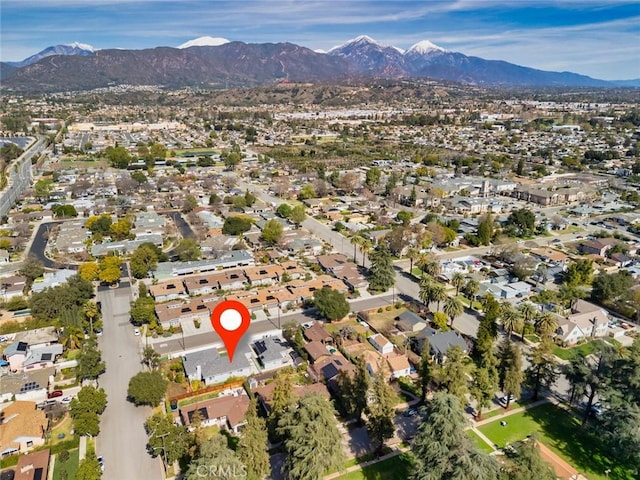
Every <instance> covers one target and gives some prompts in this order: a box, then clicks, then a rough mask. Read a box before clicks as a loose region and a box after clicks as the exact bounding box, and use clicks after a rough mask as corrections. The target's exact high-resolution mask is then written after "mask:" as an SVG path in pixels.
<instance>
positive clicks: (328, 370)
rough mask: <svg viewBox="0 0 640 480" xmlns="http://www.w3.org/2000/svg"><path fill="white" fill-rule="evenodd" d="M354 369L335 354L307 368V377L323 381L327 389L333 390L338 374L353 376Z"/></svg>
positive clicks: (343, 358)
mask: <svg viewBox="0 0 640 480" xmlns="http://www.w3.org/2000/svg"><path fill="white" fill-rule="evenodd" d="M355 371H356V367H355V365H354V364H353V363H351V362H350V361H349V360H347V359H346V358H345V357H344V356H343V355H342V354H341V353H339V352H335V353H333V354H331V355H329V356H328V357H321V358H319V359H318V360H316V361H315V362H314V363H313V364H312V365H310V366H309V369H308V372H309V375H310V376H311V377H312V378H313V379H314V380H315V381H316V382H320V381H324V382H325V383H326V384H327V385H328V386H329V388H331V389H335V387H336V385H334V383H335V381H336V380H337V378H336V377H337V376H338V374H339V373H340V372H346V373H347V374H349V375H353V374H354V373H355Z"/></svg>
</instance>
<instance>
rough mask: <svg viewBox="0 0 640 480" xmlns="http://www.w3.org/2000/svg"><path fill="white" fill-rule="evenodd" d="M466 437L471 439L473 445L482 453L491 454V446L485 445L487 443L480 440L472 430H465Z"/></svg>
mask: <svg viewBox="0 0 640 480" xmlns="http://www.w3.org/2000/svg"><path fill="white" fill-rule="evenodd" d="M467 436H468V437H469V438H471V440H473V443H475V444H476V447H478V448H479V449H480V450H482V451H483V452H487V453H491V452H493V448H491V445H489V444H487V442H485V441H484V440H483V439H482V438H480V436H479V435H478V434H477V433H476V432H474V431H473V430H467Z"/></svg>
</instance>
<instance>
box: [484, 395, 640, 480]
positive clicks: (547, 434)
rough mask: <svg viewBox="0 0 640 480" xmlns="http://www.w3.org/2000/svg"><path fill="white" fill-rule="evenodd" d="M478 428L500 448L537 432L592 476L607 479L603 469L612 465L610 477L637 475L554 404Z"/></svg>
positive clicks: (579, 469) (565, 458)
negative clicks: (610, 455) (619, 463)
mask: <svg viewBox="0 0 640 480" xmlns="http://www.w3.org/2000/svg"><path fill="white" fill-rule="evenodd" d="M501 420H504V421H505V422H507V424H506V426H502V425H500V421H501ZM478 430H480V431H481V432H482V433H483V434H484V435H485V436H486V437H488V438H489V439H490V440H491V441H492V442H494V443H495V444H496V445H497V446H498V447H500V448H502V447H504V446H505V445H506V444H507V443H513V442H516V441H519V440H523V439H524V438H526V437H527V435H530V434H533V433H535V434H536V435H537V437H538V439H539V440H540V441H541V442H543V443H544V444H545V445H547V446H548V447H549V448H551V449H552V450H553V451H554V452H555V453H557V454H558V455H560V457H562V458H563V459H564V460H566V461H567V462H568V463H570V464H571V465H573V466H574V467H575V468H576V469H577V470H578V471H580V472H581V473H584V474H585V475H586V476H587V478H589V480H605V478H606V475H605V473H604V471H605V470H606V469H607V468H609V469H611V473H610V475H609V478H611V479H623V480H627V479H628V480H632V479H633V478H634V477H633V475H632V474H631V472H630V471H628V470H626V469H624V467H623V466H620V465H618V464H617V463H616V462H614V461H613V460H612V459H610V458H607V457H606V451H605V449H604V447H603V446H601V445H598V443H597V439H594V438H593V437H592V436H590V435H588V434H586V433H585V431H583V430H582V429H581V428H580V422H579V420H578V419H577V418H575V417H574V416H572V415H570V414H569V413H568V412H567V411H566V410H563V409H561V408H559V407H556V406H555V405H552V404H545V405H541V406H539V407H536V408H532V409H531V410H527V411H524V412H521V413H516V414H514V415H510V416H509V417H506V418H504V419H500V420H496V421H495V422H491V423H489V424H487V425H483V426H481V427H479V428H478Z"/></svg>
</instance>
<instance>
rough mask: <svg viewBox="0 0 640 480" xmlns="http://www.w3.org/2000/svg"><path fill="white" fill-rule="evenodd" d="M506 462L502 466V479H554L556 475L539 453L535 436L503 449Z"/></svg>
mask: <svg viewBox="0 0 640 480" xmlns="http://www.w3.org/2000/svg"><path fill="white" fill-rule="evenodd" d="M505 455H506V456H507V458H508V460H509V461H508V462H506V463H505V466H504V467H503V468H502V471H503V472H504V473H503V476H502V477H501V478H502V479H503V480H556V478H558V477H557V475H556V474H555V472H554V471H553V469H552V468H551V465H549V464H548V463H547V462H546V461H545V460H544V459H543V458H542V456H541V455H540V449H539V448H538V445H537V442H536V439H535V437H531V438H529V439H528V440H526V441H523V442H518V443H516V444H514V445H511V448H510V449H506V450H505Z"/></svg>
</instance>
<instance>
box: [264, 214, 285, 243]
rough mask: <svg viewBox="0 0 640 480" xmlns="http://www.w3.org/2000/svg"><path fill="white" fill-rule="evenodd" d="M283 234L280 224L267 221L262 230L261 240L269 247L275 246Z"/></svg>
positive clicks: (275, 221) (273, 220) (274, 221)
mask: <svg viewBox="0 0 640 480" xmlns="http://www.w3.org/2000/svg"><path fill="white" fill-rule="evenodd" d="M283 233H284V228H283V227H282V224H281V223H280V222H279V221H278V220H276V219H275V218H272V219H271V220H267V221H266V223H265V224H264V227H263V228H262V234H261V237H262V239H263V240H264V241H265V242H266V243H268V244H269V245H275V244H276V243H278V241H280V239H281V238H282V234H283Z"/></svg>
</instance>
